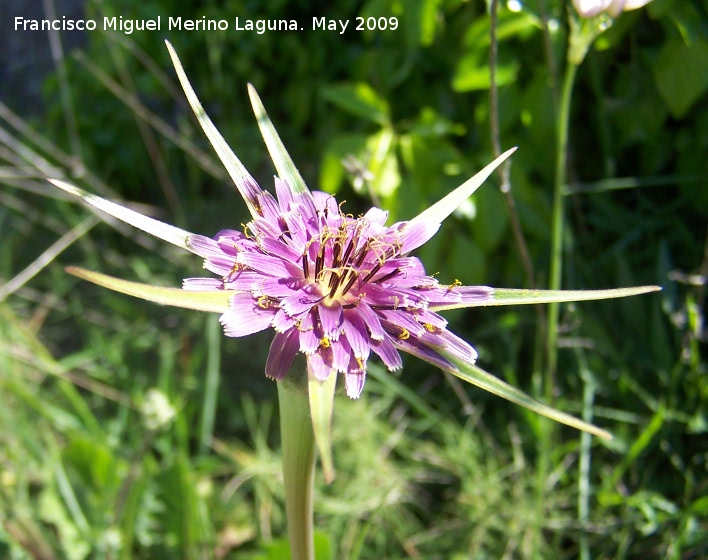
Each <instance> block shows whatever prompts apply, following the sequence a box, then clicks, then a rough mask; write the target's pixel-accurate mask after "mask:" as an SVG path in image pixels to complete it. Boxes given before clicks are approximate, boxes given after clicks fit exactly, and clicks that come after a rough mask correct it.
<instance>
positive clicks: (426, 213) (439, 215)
mask: <svg viewBox="0 0 708 560" xmlns="http://www.w3.org/2000/svg"><path fill="white" fill-rule="evenodd" d="M515 151H516V148H511V149H509V150H507V151H506V152H504V153H503V154H502V155H500V156H499V157H498V158H497V159H495V160H494V161H493V162H492V163H490V164H489V165H487V166H486V167H484V169H482V170H481V171H480V172H479V173H477V174H476V175H475V176H474V177H471V178H470V179H467V181H465V182H464V183H462V184H461V185H460V186H459V187H457V188H456V189H455V190H454V191H452V192H451V193H450V194H448V195H446V196H445V197H443V198H442V199H440V200H439V201H437V202H436V203H435V204H433V205H432V206H431V207H430V208H428V209H427V210H423V212H421V213H420V214H418V215H417V216H416V217H415V218H413V219H412V220H411V223H415V222H421V221H427V222H433V223H436V224H440V223H442V222H443V221H445V218H447V217H448V216H449V215H450V214H452V213H453V212H454V211H455V209H456V208H457V207H458V206H459V205H460V204H461V203H462V201H464V200H465V199H467V198H468V197H469V196H470V195H471V194H472V193H474V191H476V190H477V189H478V188H479V187H480V186H481V185H482V183H484V181H486V180H487V177H489V176H490V175H491V174H492V172H493V171H494V170H495V169H496V168H497V167H499V165H501V163H502V162H503V161H504V160H505V159H507V158H508V157H509V156H510V155H511V154H513V153H514V152H515Z"/></svg>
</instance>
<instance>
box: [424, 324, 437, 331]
mask: <svg viewBox="0 0 708 560" xmlns="http://www.w3.org/2000/svg"><path fill="white" fill-rule="evenodd" d="M423 328H424V329H425V330H426V331H428V332H435V325H431V324H430V323H423Z"/></svg>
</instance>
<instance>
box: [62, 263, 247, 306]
mask: <svg viewBox="0 0 708 560" xmlns="http://www.w3.org/2000/svg"><path fill="white" fill-rule="evenodd" d="M66 271H67V272H68V273H69V274H73V275H74V276H78V277H79V278H81V279H83V280H88V281H89V282H93V283H94V284H97V285H99V286H102V287H104V288H108V289H109V290H114V291H116V292H120V293H121V294H127V295H129V296H134V297H137V298H140V299H146V300H148V301H152V302H153V303H159V304H161V305H173V306H175V307H183V308H184V309H196V310H197V311H211V312H213V313H225V312H226V311H228V309H229V300H230V299H231V296H233V295H234V294H235V293H236V292H235V291H233V290H218V291H213V292H193V291H190V290H182V289H180V288H165V287H161V286H151V285H150V284H141V283H139V282H130V281H128V280H122V279H120V278H115V277H113V276H108V275H107V274H102V273H100V272H94V271H92V270H86V269H85V268H79V267H74V266H68V267H66Z"/></svg>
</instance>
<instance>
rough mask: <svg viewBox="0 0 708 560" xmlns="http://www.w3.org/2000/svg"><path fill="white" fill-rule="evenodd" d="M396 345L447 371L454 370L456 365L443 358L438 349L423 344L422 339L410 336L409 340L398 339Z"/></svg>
mask: <svg viewBox="0 0 708 560" xmlns="http://www.w3.org/2000/svg"><path fill="white" fill-rule="evenodd" d="M394 344H395V346H396V347H397V348H399V349H401V350H403V351H404V352H407V353H408V354H411V355H413V356H415V357H416V358H420V359H421V360H423V361H426V362H428V363H429V364H433V365H434V366H436V367H439V368H440V369H443V370H445V371H454V370H455V369H457V368H456V366H454V365H453V364H452V363H451V362H450V361H448V360H446V359H445V358H443V357H442V356H441V355H440V354H439V353H438V352H437V351H436V350H434V349H433V348H430V347H429V346H426V345H425V344H423V343H422V342H421V341H420V340H416V339H413V338H409V339H407V340H400V339H399V340H396V341H395V342H394Z"/></svg>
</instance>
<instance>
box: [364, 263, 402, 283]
mask: <svg viewBox="0 0 708 560" xmlns="http://www.w3.org/2000/svg"><path fill="white" fill-rule="evenodd" d="M374 268H375V267H374ZM372 272H374V271H372ZM399 272H401V269H400V268H395V269H394V270H392V271H391V272H389V273H388V274H386V276H383V277H382V278H379V279H378V280H376V282H377V283H380V282H385V281H386V280H390V279H391V278H393V277H394V276H396V275H398V273H399ZM371 276H373V274H371ZM368 279H369V278H368V277H367V278H364V281H366V280H368Z"/></svg>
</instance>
